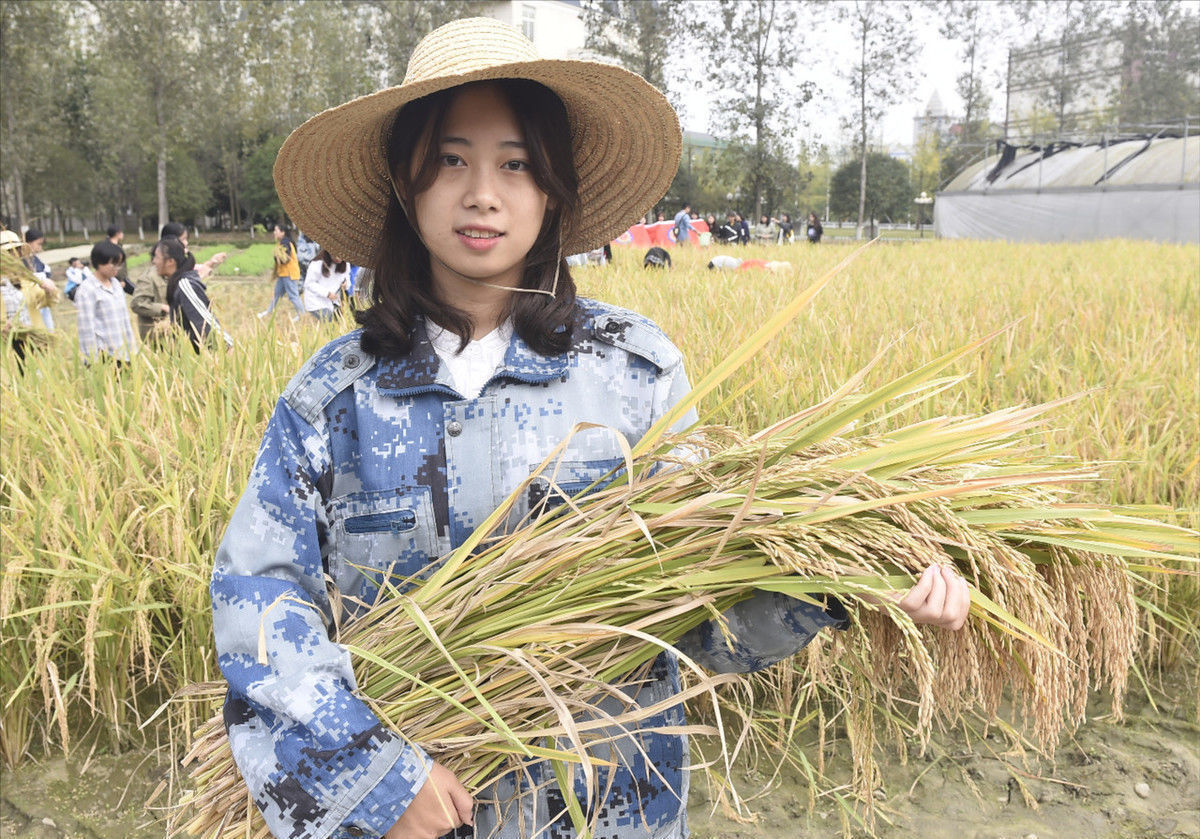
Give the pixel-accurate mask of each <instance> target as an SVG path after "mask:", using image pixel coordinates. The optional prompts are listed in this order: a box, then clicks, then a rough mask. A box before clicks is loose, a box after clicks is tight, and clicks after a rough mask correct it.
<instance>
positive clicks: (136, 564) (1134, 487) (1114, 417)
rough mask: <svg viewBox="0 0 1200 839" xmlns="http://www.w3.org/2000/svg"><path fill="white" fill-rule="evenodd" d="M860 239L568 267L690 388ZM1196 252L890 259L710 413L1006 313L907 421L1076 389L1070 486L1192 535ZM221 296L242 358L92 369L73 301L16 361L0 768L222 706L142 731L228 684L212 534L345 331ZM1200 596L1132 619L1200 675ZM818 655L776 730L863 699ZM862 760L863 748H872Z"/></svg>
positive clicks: (946, 337)
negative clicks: (313, 365)
mask: <svg viewBox="0 0 1200 839" xmlns="http://www.w3.org/2000/svg"><path fill="white" fill-rule="evenodd" d="M843 253H844V250H842V249H841V248H840V247H836V246H833V247H825V246H820V247H809V246H807V245H796V246H794V247H791V248H787V249H786V251H778V250H770V251H768V250H767V249H761V251H760V249H756V248H750V249H747V250H746V254H747V255H752V256H770V257H771V258H775V257H778V256H782V257H783V258H785V259H788V260H790V261H791V262H792V264H793V266H794V269H795V270H794V271H793V272H791V273H785V274H765V273H757V272H751V271H747V272H737V273H732V274H723V273H719V272H709V271H706V270H705V269H704V267H703V266H704V263H705V262H706V261H707V259H708V258H710V256H711V252H701V251H698V250H680V251H679V252H677V253H676V254H674V256H675V266H676V267H675V268H674V269H673V270H672V271H670V272H666V273H661V272H646V271H643V270H642V269H641V268H640V254H633V253H630V252H624V251H621V250H619V249H618V252H617V257H618V261H617V264H616V265H615V266H611V267H609V268H606V269H594V268H592V269H583V270H579V271H577V272H576V276H577V278H578V280H579V282H580V285H581V289H582V291H583V292H584V293H587V294H590V295H592V296H596V297H600V298H602V299H606V300H610V301H612V302H615V303H619V304H621V305H626V306H629V307H630V308H634V309H636V310H638V311H641V312H643V313H645V314H647V315H648V316H649V317H651V318H653V319H655V320H656V321H658V322H659V323H660V324H661V325H662V326H663V327H664V329H665V331H666V332H667V333H668V334H669V335H671V336H672V338H673V339H674V340H675V341H676V342H677V343H678V344H679V345H680V347H681V349H682V350H683V351H684V354H685V357H686V358H687V359H688V367H689V371H690V372H691V373H692V374H693V377H695V376H696V374H698V373H699V372H700V371H704V370H707V369H709V368H711V367H712V366H714V364H715V363H716V362H717V361H718V360H720V359H721V358H722V357H723V356H724V355H725V354H726V353H727V351H728V349H729V348H730V347H732V346H734V345H735V344H736V343H738V342H739V341H740V340H741V338H742V337H744V335H745V334H746V333H747V332H748V331H750V330H751V329H753V328H754V327H755V326H757V324H759V323H761V322H762V321H763V320H765V319H766V318H767V317H769V316H770V315H771V314H772V313H773V312H775V311H777V310H778V309H779V308H780V307H781V306H782V305H783V303H784V302H785V301H787V300H789V299H790V298H791V297H792V296H793V295H794V294H795V292H796V291H797V290H798V288H799V287H800V286H801V285H803V284H806V283H807V282H808V278H811V277H814V276H817V275H818V274H820V273H821V272H823V271H824V270H826V269H827V268H828V267H829V266H831V265H832V264H833V263H834V262H836V261H837V259H839V258H840V257H841V255H842V254H843ZM1196 262H1197V250H1196V248H1194V247H1180V246H1170V245H1155V244H1150V243H1129V242H1102V243H1085V244H1078V245H1053V246H1050V245H1019V246H1018V245H1007V244H1000V243H967V242H929V241H927V242H924V243H919V244H918V243H914V244H910V245H903V246H894V245H889V246H880V247H876V248H875V249H874V250H873V251H871V252H868V253H867V254H865V255H864V256H863V257H862V259H861V260H860V261H859V263H858V264H857V266H856V267H855V269H854V271H853V272H852V273H850V274H847V275H845V276H843V277H842V278H840V279H839V280H838V281H837V283H836V284H835V285H834V286H833V287H831V288H829V289H828V290H827V291H826V292H825V293H824V295H823V296H822V297H821V298H820V300H819V303H818V304H817V305H815V306H813V307H811V308H809V309H808V310H806V311H805V312H803V313H802V314H801V315H800V316H799V317H798V318H797V319H796V320H795V322H794V324H793V326H791V327H790V328H788V329H787V330H785V331H784V332H782V333H781V334H780V336H779V337H778V338H777V339H776V340H775V341H774V342H773V343H771V344H770V345H769V346H768V347H767V348H765V349H764V350H763V351H762V352H760V353H759V355H758V357H757V358H756V359H755V362H754V365H753V368H752V369H748V370H747V372H746V374H745V375H744V377H743V378H742V379H741V380H731V381H730V382H728V383H726V384H724V385H722V386H720V387H718V388H717V389H716V390H715V391H714V393H713V394H711V395H710V396H709V397H708V399H707V400H706V413H707V414H708V415H709V416H710V417H711V419H712V420H713V421H715V422H720V423H723V424H729V425H731V426H733V427H734V428H737V429H741V430H743V431H746V430H749V429H754V428H762V427H765V426H768V425H770V424H772V423H774V422H776V421H779V420H781V419H783V418H784V417H786V416H789V415H791V414H793V413H795V412H796V411H798V410H799V409H800V408H802V407H803V406H805V405H810V404H813V403H816V402H818V401H820V400H821V399H822V398H824V397H825V396H826V395H827V394H829V393H831V392H833V391H834V390H836V388H837V387H838V386H839V385H840V384H842V383H843V382H846V381H848V380H849V379H850V377H851V376H852V375H853V374H854V372H855V371H857V370H859V369H860V368H862V367H864V366H866V364H867V363H868V362H869V361H871V360H872V359H875V367H874V370H875V373H874V375H875V376H876V377H877V380H882V381H887V380H891V379H895V378H897V377H898V376H899V375H900V374H901V373H902V372H903V371H906V370H909V369H911V368H913V367H915V366H917V365H918V364H919V363H920V361H923V360H925V359H929V358H935V357H938V356H941V355H943V354H945V353H946V352H948V351H949V350H950V349H952V348H953V347H957V346H961V345H964V344H966V343H968V342H969V341H971V340H972V339H974V338H975V337H976V336H979V335H983V334H990V333H992V332H995V331H996V330H1000V329H1003V328H1004V327H1006V326H1009V325H1013V328H1012V329H1010V330H1009V331H1007V332H1004V333H1003V334H1002V335H1001V337H1000V338H998V339H997V340H995V341H992V342H991V343H989V344H987V345H985V346H984V347H982V348H981V349H980V350H979V351H978V352H977V353H975V354H974V355H972V356H970V357H969V358H966V359H964V360H963V361H961V362H959V363H958V365H957V366H956V367H955V368H954V369H955V370H956V371H957V372H958V373H959V374H961V376H962V377H963V380H962V381H961V382H960V384H959V385H958V386H957V387H955V388H952V389H947V390H945V391H943V392H941V393H938V394H933V395H932V396H931V398H930V399H928V400H925V401H923V402H920V403H916V404H913V405H912V406H910V407H908V408H905V409H903V410H901V411H899V412H898V413H896V414H895V415H894V417H893V418H892V420H891V422H892V423H893V424H894V425H895V426H896V427H898V426H900V425H902V424H909V423H912V422H916V421H918V420H921V419H928V418H932V417H936V416H946V415H955V414H968V413H969V414H975V413H979V412H981V411H983V412H986V411H989V410H993V409H996V408H998V407H1001V406H1010V405H1028V404H1037V403H1042V402H1050V401H1054V400H1058V399H1061V398H1064V397H1068V396H1073V395H1076V394H1081V393H1082V394H1084V397H1083V398H1081V399H1078V400H1076V401H1074V402H1071V403H1070V404H1068V405H1066V406H1064V407H1062V408H1059V409H1057V410H1056V411H1055V412H1054V414H1053V415H1052V419H1051V421H1052V424H1051V425H1050V426H1049V427H1048V428H1047V429H1046V432H1045V439H1046V444H1047V448H1048V449H1049V450H1051V451H1055V452H1060V453H1062V454H1064V455H1069V456H1071V457H1072V458H1075V459H1078V460H1081V461H1091V462H1096V463H1099V464H1101V466H1102V474H1103V475H1104V480H1102V481H1093V482H1089V483H1086V484H1080V485H1078V486H1077V491H1078V492H1079V493H1080V497H1081V498H1082V499H1083V500H1087V501H1094V502H1097V503H1101V504H1118V505H1146V504H1149V505H1167V506H1170V507H1173V508H1175V509H1177V510H1181V511H1183V512H1182V515H1181V517H1180V518H1178V519H1177V521H1178V522H1179V523H1183V524H1190V525H1192V526H1194V525H1195V523H1196V521H1197V520H1196V518H1195V511H1196V510H1197V509H1200V468H1198V467H1200V455H1198V454H1197V452H1198V451H1200V445H1198V440H1197V431H1196V427H1195V421H1194V418H1195V417H1196V416H1200V385H1198V383H1197V381H1196V377H1195V359H1196V358H1197V357H1198V356H1200V283H1198V281H1197V277H1196V272H1195V265H1196ZM210 290H211V293H212V296H213V298H214V301H215V304H216V308H217V311H218V314H219V315H220V317H221V319H222V321H223V322H224V323H225V325H226V326H227V327H228V328H229V329H230V331H231V332H233V334H234V335H235V337H236V339H237V341H238V344H237V347H236V348H235V349H234V350H233V351H232V352H230V353H228V354H218V355H207V356H204V357H197V356H194V355H193V354H192V353H191V352H190V350H186V349H185V351H182V352H178V353H157V354H155V353H143V354H142V355H141V356H139V358H138V360H137V361H136V362H135V363H134V364H133V365H131V366H130V367H128V368H126V369H124V370H122V371H121V372H120V373H119V374H115V373H114V371H112V370H111V369H106V368H104V367H95V368H91V369H88V368H84V367H83V366H82V365H81V364H80V363H79V361H78V358H77V348H76V346H75V343H74V336H73V334H72V330H71V328H70V306H69V304H66V303H64V304H61V305H60V307H59V309H58V311H57V312H56V315H57V316H58V320H59V321H60V324H62V331H63V333H64V334H62V335H60V340H59V341H58V342H57V345H56V346H55V347H54V348H53V350H52V351H51V352H50V353H48V354H46V355H45V356H43V357H41V358H38V359H33V360H31V362H30V365H29V372H28V373H27V374H26V375H25V376H24V377H18V376H17V375H16V371H15V367H14V365H13V363H12V359H11V357H10V355H9V354H7V353H5V354H0V403H2V405H3V412H2V417H0V531H2V532H0V549H2V550H3V558H4V574H3V580H2V581H0V644H2V646H3V649H4V650H5V655H4V656H3V657H0V687H2V693H3V695H4V697H5V700H4V704H3V707H2V708H0V750H2V753H3V759H4V761H5V762H6V763H10V764H11V763H14V762H17V761H20V760H21V759H22V758H23V757H24V756H25V754H26V753H28V752H30V751H33V752H41V751H46V750H52V749H56V748H65V747H67V746H68V744H69V742H77V741H79V740H80V739H81V738H82V737H83V736H84V733H85V732H87V733H88V737H90V738H93V739H95V740H97V741H99V742H100V743H101V744H105V743H113V744H117V743H128V742H131V741H133V742H136V741H138V740H140V739H141V738H143V737H146V736H150V738H151V741H156V740H162V739H167V740H170V741H171V742H174V743H176V744H179V746H180V747H181V748H182V747H183V744H185V743H187V742H188V739H189V737H190V732H191V731H192V730H193V729H194V727H195V725H196V723H197V721H198V720H199V719H201V718H202V717H203V716H205V715H206V714H207V708H199V709H193V708H192V706H191V705H188V704H179V705H175V706H172V707H171V709H170V710H169V711H168V713H167V714H165V715H163V716H160V717H159V718H158V719H157V720H156V722H155V723H154V724H152V725H149V726H147V727H146V728H144V729H142V730H139V726H141V725H142V724H144V723H145V722H146V720H147V718H148V717H149V716H150V715H151V714H152V713H153V711H154V709H156V708H157V707H158V706H159V704H160V702H161V700H162V699H164V698H165V697H166V696H168V695H170V694H172V693H174V692H175V691H177V690H178V689H180V688H181V687H182V686H183V685H185V684H187V683H189V682H192V681H203V680H208V679H214V678H216V677H217V671H216V668H215V662H214V661H213V653H212V647H211V627H210V625H209V614H208V603H207V591H206V584H207V577H208V569H209V567H210V565H211V558H212V556H213V553H214V552H215V547H216V542H217V540H218V539H219V538H220V535H221V532H222V531H223V529H224V525H225V521H226V520H227V518H228V515H229V512H230V511H231V509H232V506H233V504H234V502H235V501H236V498H237V496H238V494H239V493H240V491H241V489H242V486H243V485H244V481H245V478H246V475H247V474H248V472H249V468H250V464H251V461H252V458H253V455H254V451H255V448H256V446H257V443H258V439H259V436H260V434H261V431H262V429H263V427H264V426H265V423H266V420H267V416H268V414H269V412H270V410H271V408H272V406H273V405H274V402H275V399H276V397H277V395H278V393H279V392H280V391H281V389H282V387H283V384H284V383H285V382H286V381H287V379H288V377H289V376H290V375H291V374H292V373H293V372H294V371H295V370H296V369H297V368H298V367H299V365H300V363H301V362H302V361H303V359H304V358H305V357H306V356H307V355H308V354H310V353H311V352H312V351H313V350H315V348H316V347H318V346H320V344H321V343H322V342H323V341H324V340H326V339H327V338H328V337H330V336H331V335H332V334H333V333H334V332H335V331H337V330H338V328H339V327H337V326H334V327H329V328H324V327H322V328H316V327H313V326H311V325H306V324H301V325H300V327H301V328H297V327H294V326H292V325H291V324H290V323H288V322H287V319H286V318H280V319H279V321H278V322H277V323H275V324H272V325H264V324H262V323H261V322H259V321H257V320H256V319H255V318H254V313H255V312H257V311H259V310H261V309H262V308H264V305H265V301H266V300H267V299H268V298H269V296H270V291H271V289H270V285H269V283H268V282H265V281H263V282H261V283H260V284H254V283H247V282H224V281H221V280H217V281H214V282H213V283H212V284H211V289H210ZM341 328H342V329H344V328H346V327H344V326H343V327H341ZM1198 591H1200V589H1198V587H1197V586H1196V583H1195V580H1194V578H1187V577H1168V578H1164V577H1155V578H1154V579H1153V580H1148V581H1146V580H1144V581H1142V582H1139V583H1138V589H1137V593H1138V596H1139V597H1140V598H1142V599H1143V601H1144V603H1145V604H1146V605H1148V606H1151V607H1153V608H1154V609H1156V610H1157V613H1158V616H1157V617H1154V618H1152V619H1151V618H1149V617H1148V614H1149V613H1148V612H1147V611H1141V612H1140V616H1139V617H1140V620H1141V621H1142V626H1143V629H1144V630H1146V632H1145V633H1144V634H1143V635H1141V636H1140V638H1141V640H1140V643H1141V650H1142V655H1143V660H1144V661H1146V662H1150V663H1153V662H1157V663H1160V664H1170V663H1171V662H1174V661H1178V660H1180V659H1182V660H1184V661H1186V662H1188V666H1189V667H1190V668H1193V669H1194V668H1195V666H1196V650H1197V640H1196V639H1197V635H1196V629H1197V625H1196V619H1195V615H1196V614H1198V613H1200V593H1198ZM851 637H856V638H866V637H868V636H867V635H863V634H861V633H854V634H847V635H846V636H845V638H846V639H850V638H851ZM826 646H828V645H827V644H825V643H820V644H815V645H813V646H812V647H811V648H810V650H809V651H808V652H807V653H805V654H804V655H802V656H801V657H799V658H798V659H797V660H796V662H795V663H794V664H793V665H792V667H793V668H806V670H803V671H801V670H787V669H786V668H776V673H775V674H774V677H776V678H778V679H779V681H780V684H779V685H772V686H769V687H760V692H764V691H765V693H762V695H760V696H759V697H758V699H757V701H758V702H759V703H760V707H761V709H762V711H763V713H762V714H761V716H760V718H759V719H766V718H767V716H768V714H773V715H775V716H776V717H778V718H781V719H783V720H792V721H793V723H787V724H786V725H784V727H785V728H786V727H788V726H792V728H794V727H795V725H794V721H796V720H803V719H805V718H807V717H808V716H810V715H811V714H812V713H819V714H822V715H824V718H826V719H830V718H835V717H837V716H838V714H839V713H840V712H838V711H835V710H829V711H828V712H826V711H825V710H818V711H810V710H806V709H804V708H799V707H792V706H791V705H790V704H789V703H790V701H791V700H790V699H788V698H787V697H788V696H790V695H796V696H799V697H800V698H801V700H803V701H807V702H809V703H812V700H813V698H814V697H819V696H825V697H827V698H828V699H829V700H830V703H831V706H830V707H831V709H832V708H841V707H844V706H846V705H847V704H849V703H851V702H853V701H854V695H853V693H852V692H847V691H845V690H843V689H842V688H840V687H837V685H838V684H840V683H839V681H838V679H839V678H840V677H837V676H834V675H831V678H830V680H829V685H828V687H827V688H825V689H824V690H822V688H821V687H820V682H821V680H822V679H824V678H825V675H826V670H830V671H838V670H839V669H841V667H840V666H839V663H838V662H836V661H834V662H833V663H832V664H830V663H829V662H828V661H826V660H825V658H824V657H823V654H824V651H825V648H826ZM822 662H825V664H822ZM821 667H825V668H826V670H822V669H821ZM789 673H794V674H800V675H798V676H796V678H797V679H801V677H802V681H803V684H804V685H806V686H807V688H806V690H803V691H798V692H796V691H789V689H788V688H787V687H786V685H785V684H784V683H785V682H786V680H787V679H788V678H793V677H792V676H789V675H788V674H789ZM861 677H862V678H864V679H865V678H867V675H866V671H864V674H862V676H861ZM758 684H760V685H764V684H766V681H765V678H764V679H760V680H759V682H758ZM876 695H877V696H878V695H879V694H876ZM772 697H774V699H773V700H772ZM772 701H774V702H775V703H776V705H778V707H773V706H772V705H771V702H772ZM903 701H904V700H899V702H900V704H901V705H902V704H903ZM764 702H765V703H766V704H765V705H764V704H763V703H764ZM807 707H809V708H816V709H820V705H819V704H810V705H809V706H807ZM867 710H870V709H869V708H868V709H867ZM900 710H902V709H900ZM890 713H891V712H890V711H889V712H888V713H887V714H885V713H883V712H881V713H880V714H879V715H878V716H879V717H880V718H884V717H886V716H888V714H890ZM892 718H895V715H894V714H893V715H892ZM855 736H859V735H855ZM862 736H865V735H862ZM869 752H870V747H869V744H868V745H867V747H866V748H865V749H864V748H859V749H857V754H860V755H861V754H864V753H865V754H868V755H869Z"/></svg>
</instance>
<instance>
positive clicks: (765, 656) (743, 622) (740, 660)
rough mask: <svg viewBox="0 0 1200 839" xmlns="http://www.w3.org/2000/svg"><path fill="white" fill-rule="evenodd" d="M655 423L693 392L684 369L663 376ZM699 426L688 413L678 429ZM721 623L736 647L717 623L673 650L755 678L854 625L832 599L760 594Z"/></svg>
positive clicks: (728, 613)
mask: <svg viewBox="0 0 1200 839" xmlns="http://www.w3.org/2000/svg"><path fill="white" fill-rule="evenodd" d="M663 377H664V379H665V382H664V384H665V386H664V387H663V388H662V393H661V396H660V402H659V405H660V406H661V407H660V408H659V409H658V410H656V417H655V418H656V419H657V416H658V415H661V413H660V412H665V411H666V410H669V409H670V407H671V406H673V405H675V404H676V403H677V402H678V401H679V400H680V399H682V398H683V397H684V396H685V395H686V394H687V393H688V390H689V385H688V380H687V375H686V374H685V373H684V371H683V365H682V364H678V365H676V366H675V367H674V368H672V369H671V370H669V371H664V372H663ZM695 421H696V412H695V411H694V410H692V411H689V412H688V414H687V416H685V417H684V418H683V419H682V420H680V422H679V423H677V424H676V425H675V427H674V430H676V431H679V430H682V429H684V428H686V427H687V426H688V425H691V424H692V423H694V422H695ZM722 618H723V619H724V620H725V623H726V629H727V630H728V632H729V635H730V637H731V639H732V642H729V641H727V640H726V637H725V634H724V633H723V632H722V631H721V627H720V626H718V625H717V623H716V622H715V621H711V620H710V621H705V622H704V623H702V624H700V625H699V626H698V627H696V628H695V629H693V630H691V631H690V632H688V633H687V634H686V635H685V636H684V637H683V638H682V639H681V640H680V641H679V643H678V644H676V645H675V646H676V647H677V648H678V649H679V651H680V652H682V653H683V654H684V655H686V656H688V657H689V658H691V659H692V660H693V661H695V662H696V663H697V664H699V665H701V666H702V667H707V668H708V669H709V670H712V671H713V672H716V673H751V672H753V671H755V670H762V669H764V668H767V667H770V666H771V665H772V664H775V663H777V662H779V661H782V660H783V659H785V658H788V657H790V656H792V655H795V654H796V653H797V652H799V651H800V650H801V649H803V648H804V647H805V646H806V645H807V644H808V643H809V642H810V641H811V640H812V639H813V638H814V637H816V634H817V633H818V632H820V631H821V630H822V629H823V628H825V627H826V626H835V627H837V628H838V629H845V628H846V627H847V626H848V625H849V623H850V621H849V617H848V616H847V614H846V610H845V608H844V607H843V606H842V604H841V603H840V602H839V601H837V600H836V599H830V600H829V601H828V602H827V603H826V605H825V606H824V608H822V607H821V606H818V605H816V604H814V603H809V602H807V601H803V600H797V599H796V598H793V597H788V596H787V595H785V594H777V593H775V592H765V591H764V592H759V593H757V594H755V595H754V596H753V597H750V598H749V599H747V600H743V601H742V602H741V603H738V604H736V605H734V606H733V607H732V608H730V609H727V610H726V611H725V612H724V613H723V614H722Z"/></svg>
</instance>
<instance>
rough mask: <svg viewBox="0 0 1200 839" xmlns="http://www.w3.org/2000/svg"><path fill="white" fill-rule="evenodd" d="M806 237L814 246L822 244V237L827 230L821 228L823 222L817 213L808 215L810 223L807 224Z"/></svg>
mask: <svg viewBox="0 0 1200 839" xmlns="http://www.w3.org/2000/svg"><path fill="white" fill-rule="evenodd" d="M804 235H805V236H807V237H808V241H809V242H811V243H812V244H814V245H818V244H820V243H821V237H822V236H824V235H825V228H823V227H822V226H821V220H820V219H819V218H817V214H816V213H809V214H808V221H807V222H806V223H805V230H804Z"/></svg>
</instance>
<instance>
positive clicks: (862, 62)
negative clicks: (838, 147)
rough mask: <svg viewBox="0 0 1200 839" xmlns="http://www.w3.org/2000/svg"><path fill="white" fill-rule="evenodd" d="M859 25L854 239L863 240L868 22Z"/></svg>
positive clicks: (865, 204)
mask: <svg viewBox="0 0 1200 839" xmlns="http://www.w3.org/2000/svg"><path fill="white" fill-rule="evenodd" d="M859 24H860V26H861V27H862V42H861V44H860V46H859V49H860V50H861V51H860V52H859V63H858V97H859V101H858V108H859V111H858V112H859V114H861V116H862V120H861V121H860V123H859V154H861V156H862V170H861V171H860V172H859V175H858V224H857V225H856V226H855V228H854V238H855V239H860V240H861V239H862V237H863V215H864V214H865V213H866V211H867V22H866V20H864V19H862V18H859Z"/></svg>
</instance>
